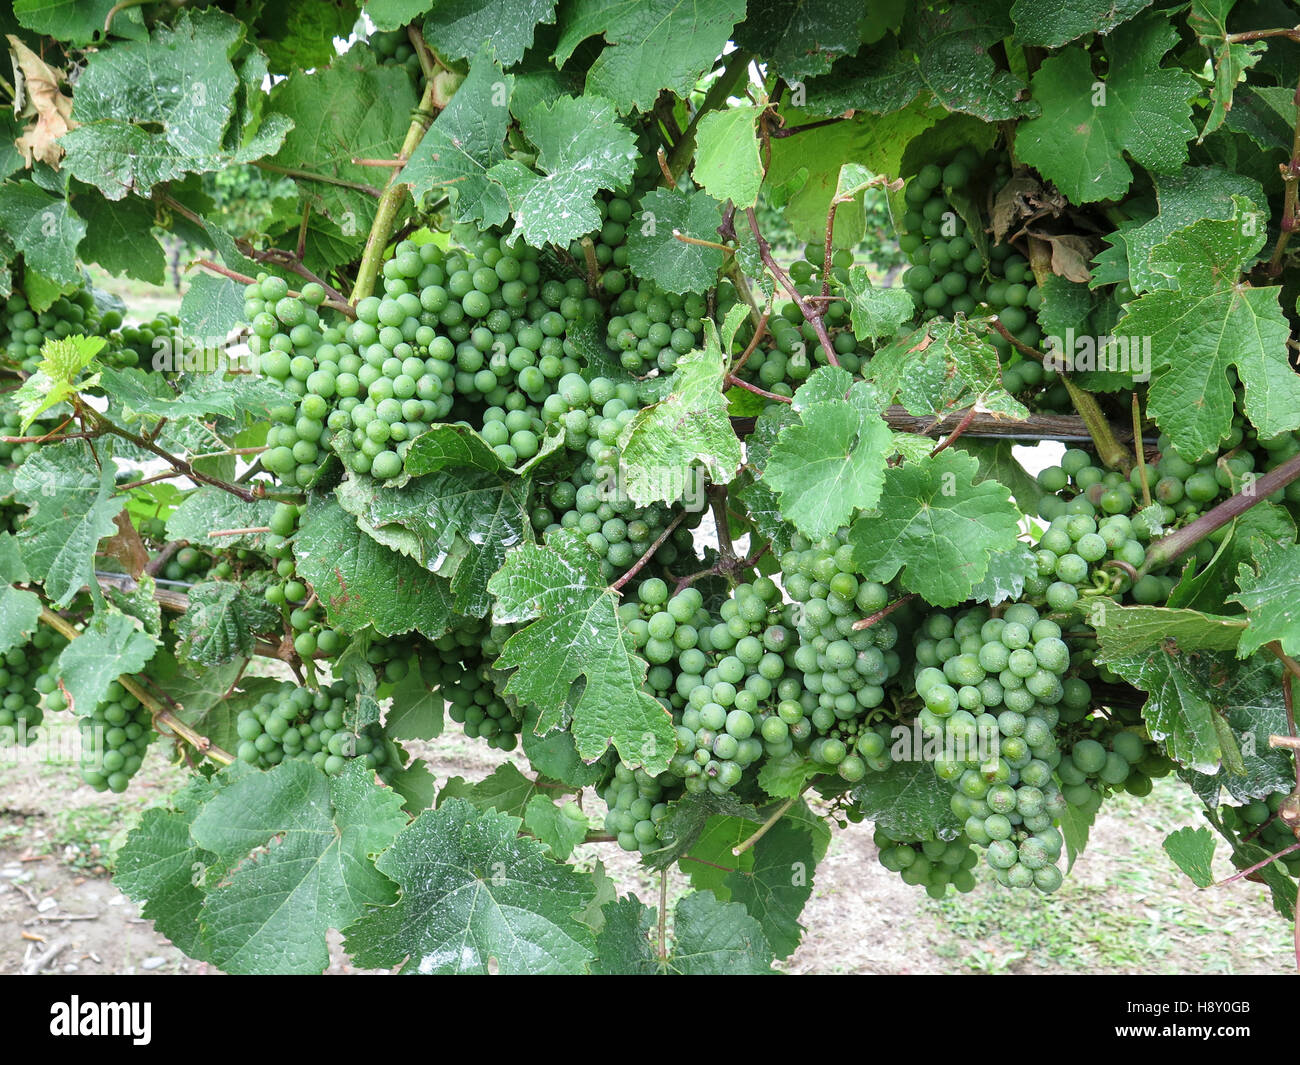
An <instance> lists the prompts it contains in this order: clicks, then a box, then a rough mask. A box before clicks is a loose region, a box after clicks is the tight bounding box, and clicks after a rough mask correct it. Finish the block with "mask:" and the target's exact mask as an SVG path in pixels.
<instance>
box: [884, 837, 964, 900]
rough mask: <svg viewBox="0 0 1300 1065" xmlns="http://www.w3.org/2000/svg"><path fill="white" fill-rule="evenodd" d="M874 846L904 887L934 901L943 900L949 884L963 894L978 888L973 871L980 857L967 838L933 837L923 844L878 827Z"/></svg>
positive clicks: (924, 840)
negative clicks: (915, 889) (924, 893)
mask: <svg viewBox="0 0 1300 1065" xmlns="http://www.w3.org/2000/svg"><path fill="white" fill-rule="evenodd" d="M874 842H875V844H876V847H877V849H878V850H879V852H880V853H879V858H880V864H881V865H883V866H884V867H885V868H886V869H888V870H889V871H890V872H891V873H898V874H899V876H900V877H901V878H902V880H903V883H905V884H911V885H913V886H914V887H924V888H925V891H926V894H927V895H929V896H930V897H931V898H932V899H941V898H943V897H944V895H946V894H947V893H948V885H949V884H951V885H952V886H953V888H954V889H956V890H957V891H960V892H967V891H973V890H974V888H975V874H974V873H973V872H972V870H973V869H974V868H975V866H976V864H978V862H979V855H978V854H977V853H976V852H975V848H974V847H972V846H971V841H970V839H969V838H967V837H966V836H965V835H958V836H957V837H956V838H954V839H950V840H944V839H939V838H938V837H937V836H933V835H932V836H931V837H930V838H929V839H923V840H917V839H906V838H900V837H898V836H896V835H894V834H891V833H889V832H886V831H885V830H884V829H882V828H880V827H878V826H877V828H876V834H875V837H874Z"/></svg>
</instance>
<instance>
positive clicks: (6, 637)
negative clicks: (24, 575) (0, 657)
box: [0, 584, 41, 654]
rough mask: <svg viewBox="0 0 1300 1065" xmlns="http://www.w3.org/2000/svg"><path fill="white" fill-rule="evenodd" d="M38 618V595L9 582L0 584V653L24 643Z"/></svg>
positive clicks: (39, 602) (39, 607) (39, 615)
mask: <svg viewBox="0 0 1300 1065" xmlns="http://www.w3.org/2000/svg"><path fill="white" fill-rule="evenodd" d="M40 618H41V597H40V596H38V595H37V594H36V593H35V592H25V591H23V590H22V589H21V588H15V587H14V586H13V585H11V584H6V585H3V586H0V654H4V653H5V652H6V651H9V650H11V649H13V648H15V647H21V646H22V645H23V644H25V643H26V642H27V640H28V639H29V638H30V637H31V635H32V633H34V632H35V631H36V626H37V625H38V624H39V623H40Z"/></svg>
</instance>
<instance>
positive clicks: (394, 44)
mask: <svg viewBox="0 0 1300 1065" xmlns="http://www.w3.org/2000/svg"><path fill="white" fill-rule="evenodd" d="M366 44H368V45H369V46H370V50H371V51H372V52H373V53H374V55H375V60H376V61H377V62H378V63H379V65H380V66H384V67H387V66H394V67H402V68H403V69H404V70H405V71H406V73H407V74H409V75H410V76H411V78H412V79H416V80H418V79H419V77H420V75H421V70H420V57H419V56H418V55H416V53H415V49H414V48H413V47H411V42H410V41H409V40H408V39H407V36H406V34H405V33H404V32H403V31H402V30H379V31H376V32H375V33H372V34H371V35H370V36H369V37H368V38H366Z"/></svg>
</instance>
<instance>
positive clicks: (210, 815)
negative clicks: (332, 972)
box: [190, 759, 406, 974]
mask: <svg viewBox="0 0 1300 1065" xmlns="http://www.w3.org/2000/svg"><path fill="white" fill-rule="evenodd" d="M373 776H374V774H373V771H372V770H369V769H367V768H366V767H365V766H364V765H363V764H362V763H361V760H360V759H356V760H354V761H353V762H352V764H351V765H349V766H348V767H347V768H346V769H344V771H343V772H342V774H340V775H339V776H337V777H328V776H326V775H325V774H324V773H322V772H321V771H320V770H319V769H317V768H316V767H315V766H313V765H311V764H310V763H307V762H301V761H295V760H290V761H286V762H281V763H280V764H279V765H278V766H276V767H275V768H273V769H270V770H268V771H266V772H265V773H253V774H249V775H247V776H244V777H242V778H241V779H239V780H237V781H235V782H234V783H232V784H230V785H229V786H228V787H226V788H225V789H223V790H222V791H221V792H219V793H218V794H217V795H216V796H214V797H213V798H212V799H211V800H209V801H208V802H207V803H206V804H205V805H204V807H203V809H202V810H201V811H200V812H199V815H198V816H197V817H196V818H195V819H194V824H193V826H192V828H191V829H190V834H191V836H192V837H193V839H194V842H195V843H197V844H198V845H199V846H200V847H203V848H204V849H205V850H209V851H212V852H213V853H214V854H216V855H218V856H219V857H220V858H221V859H222V861H223V862H225V863H226V865H227V867H228V868H229V869H230V872H229V873H228V874H227V875H226V876H225V877H223V878H222V880H221V883H220V884H218V885H217V886H215V887H213V888H212V889H211V890H209V892H208V895H207V899H206V901H205V902H204V905H203V914H202V917H201V918H200V920H201V922H202V925H203V928H204V930H205V933H206V938H207V940H208V942H209V944H210V946H211V951H212V959H213V961H214V962H215V963H216V964H217V965H219V966H220V967H221V968H222V969H224V970H226V971H227V972H231V973H257V974H265V973H273V972H275V973H312V972H316V973H319V972H323V971H324V969H325V967H326V966H327V965H328V964H329V950H328V948H327V946H326V942H325V934H326V932H327V931H328V930H329V929H331V928H338V929H342V928H345V927H347V926H348V925H349V924H351V923H352V922H353V921H354V920H356V919H357V918H358V917H360V916H361V915H362V913H364V912H365V909H366V907H367V906H377V905H384V904H386V903H389V902H391V901H393V899H394V898H395V897H396V890H395V888H394V885H393V884H392V883H391V882H390V881H389V880H388V879H387V878H386V877H385V876H384V875H383V874H382V872H381V871H380V870H377V869H376V868H375V863H374V861H373V859H372V855H374V854H377V853H379V852H380V851H382V850H384V848H385V847H387V846H388V845H389V843H391V842H392V841H393V839H394V837H396V836H397V834H398V832H400V831H401V829H402V827H403V826H404V825H405V824H406V815H405V814H403V813H402V809H401V800H400V798H399V797H398V796H397V795H396V794H395V793H394V792H392V791H390V790H389V789H387V788H381V787H377V786H376V785H375V784H374V783H373V782H372V780H373Z"/></svg>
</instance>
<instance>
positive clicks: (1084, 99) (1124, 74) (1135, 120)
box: [1016, 12, 1198, 203]
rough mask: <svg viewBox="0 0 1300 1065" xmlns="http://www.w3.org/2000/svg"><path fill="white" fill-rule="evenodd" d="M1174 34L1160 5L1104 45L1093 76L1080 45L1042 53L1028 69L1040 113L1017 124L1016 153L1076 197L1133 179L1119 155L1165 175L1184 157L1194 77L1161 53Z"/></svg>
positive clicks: (1191, 131) (1121, 189) (1111, 192)
mask: <svg viewBox="0 0 1300 1065" xmlns="http://www.w3.org/2000/svg"><path fill="white" fill-rule="evenodd" d="M1177 39H1178V34H1177V33H1176V31H1175V30H1174V28H1173V27H1172V26H1171V25H1170V24H1169V21H1168V19H1167V18H1166V16H1165V15H1164V13H1163V12H1155V13H1153V14H1151V15H1149V16H1141V17H1140V18H1138V19H1137V20H1135V21H1134V22H1133V23H1132V25H1131V26H1130V27H1129V29H1128V31H1127V32H1126V33H1124V34H1123V35H1120V36H1117V37H1115V38H1114V39H1113V40H1112V41H1111V43H1109V44H1108V46H1107V49H1106V54H1107V57H1108V58H1109V61H1110V62H1109V69H1108V71H1107V74H1106V77H1105V78H1099V77H1098V76H1097V75H1096V74H1095V73H1094V72H1093V69H1092V61H1091V59H1090V58H1089V53H1088V52H1087V50H1086V49H1083V48H1080V47H1073V48H1069V49H1067V50H1066V51H1064V52H1062V53H1060V54H1059V55H1055V56H1050V57H1048V58H1047V59H1045V60H1044V61H1043V63H1042V65H1041V66H1040V67H1039V68H1038V71H1037V72H1036V73H1035V74H1034V77H1033V83H1032V90H1033V95H1034V99H1036V100H1037V101H1038V102H1039V103H1040V104H1041V105H1042V114H1041V115H1040V116H1039V117H1037V118H1033V119H1030V120H1029V121H1027V122H1024V123H1022V124H1021V125H1020V127H1019V128H1018V129H1017V131H1016V155H1017V156H1018V157H1019V158H1020V159H1021V160H1022V161H1023V162H1025V163H1028V164H1029V165H1030V166H1033V167H1036V168H1037V169H1038V172H1039V173H1040V174H1042V175H1043V176H1044V177H1045V178H1047V179H1048V180H1049V181H1052V182H1054V183H1055V184H1056V187H1057V188H1058V189H1060V190H1061V192H1062V193H1064V194H1065V196H1066V197H1068V198H1069V199H1070V200H1071V201H1072V202H1074V203H1095V202H1096V201H1098V200H1113V199H1118V198H1120V197H1121V196H1122V195H1123V194H1124V193H1125V191H1127V189H1128V187H1129V185H1130V184H1131V183H1132V181H1133V171H1132V169H1130V167H1129V165H1128V162H1127V161H1126V160H1125V158H1124V156H1125V153H1127V154H1128V155H1129V156H1130V157H1131V158H1132V159H1133V160H1134V161H1135V162H1137V163H1139V164H1140V165H1141V166H1144V167H1146V168H1147V169H1148V170H1153V171H1155V172H1157V173H1163V174H1169V173H1173V172H1175V171H1177V170H1178V169H1179V168H1180V167H1181V166H1182V165H1183V163H1184V162H1186V160H1187V142H1188V141H1189V140H1191V138H1192V137H1193V136H1195V134H1196V130H1195V128H1194V127H1193V126H1192V123H1191V113H1192V105H1191V100H1192V97H1194V96H1195V95H1197V93H1198V87H1197V84H1196V80H1195V79H1194V78H1193V77H1192V76H1191V75H1190V74H1187V73H1184V72H1183V71H1181V70H1174V69H1165V68H1162V67H1161V66H1160V60H1161V58H1162V57H1163V56H1164V54H1165V53H1166V52H1167V51H1169V49H1170V47H1171V46H1172V45H1173V44H1174V43H1175V42H1176V41H1177Z"/></svg>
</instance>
